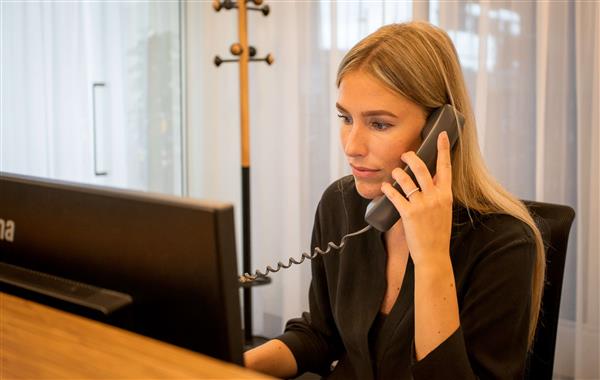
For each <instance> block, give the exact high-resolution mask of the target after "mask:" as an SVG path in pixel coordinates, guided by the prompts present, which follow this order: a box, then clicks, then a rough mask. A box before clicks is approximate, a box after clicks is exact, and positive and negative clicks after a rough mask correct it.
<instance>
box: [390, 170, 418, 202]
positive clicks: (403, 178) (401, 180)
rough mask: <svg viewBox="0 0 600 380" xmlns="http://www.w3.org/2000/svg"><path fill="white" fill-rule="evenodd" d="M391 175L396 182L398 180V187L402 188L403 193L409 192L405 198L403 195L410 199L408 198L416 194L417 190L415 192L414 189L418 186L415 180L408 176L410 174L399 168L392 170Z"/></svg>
mask: <svg viewBox="0 0 600 380" xmlns="http://www.w3.org/2000/svg"><path fill="white" fill-rule="evenodd" d="M392 177H393V178H394V179H395V180H396V182H398V185H400V187H401V188H402V191H403V192H404V195H406V194H411V195H410V196H409V197H408V198H406V196H405V197H404V199H408V200H409V201H410V199H409V198H412V197H415V196H416V195H417V192H415V191H414V190H415V189H418V188H419V186H417V184H416V183H415V181H413V179H412V178H410V176H409V175H408V174H407V173H406V172H405V171H404V170H402V169H400V168H396V169H394V170H393V171H392Z"/></svg>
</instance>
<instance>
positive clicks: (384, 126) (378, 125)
mask: <svg viewBox="0 0 600 380" xmlns="http://www.w3.org/2000/svg"><path fill="white" fill-rule="evenodd" d="M371 126H372V127H373V128H374V129H376V130H378V131H383V130H385V129H388V128H389V127H390V125H389V124H387V123H382V122H380V121H374V122H372V123H371Z"/></svg>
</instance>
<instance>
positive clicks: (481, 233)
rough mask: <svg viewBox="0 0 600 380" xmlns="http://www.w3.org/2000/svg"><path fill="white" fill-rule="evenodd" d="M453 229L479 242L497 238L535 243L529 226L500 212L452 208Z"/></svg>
mask: <svg viewBox="0 0 600 380" xmlns="http://www.w3.org/2000/svg"><path fill="white" fill-rule="evenodd" d="M453 230H454V231H453V234H455V235H461V234H465V235H467V236H468V238H469V239H470V240H475V241H476V242H479V243H480V244H485V243H486V242H490V241H499V240H500V241H506V242H521V243H530V244H533V245H535V243H536V238H535V235H534V232H533V230H532V229H531V227H530V226H529V225H528V224H527V223H525V222H524V221H522V220H520V219H519V218H517V217H516V216H514V215H511V214H508V213H502V212H491V213H481V212H478V211H476V210H473V209H467V208H465V207H464V206H457V207H455V208H454V227H453Z"/></svg>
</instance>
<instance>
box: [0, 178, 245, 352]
mask: <svg viewBox="0 0 600 380" xmlns="http://www.w3.org/2000/svg"><path fill="white" fill-rule="evenodd" d="M236 273H237V265H236V253H235V233H234V214H233V207H232V206H231V205H229V204H224V203H214V202H205V201H200V200H194V199H187V198H179V197H174V196H166V195H157V194H148V193H142V192H134V191H126V190H117V189H110V188H104V187H98V186H88V185H82V184H74V183H67V182H62V181H56V180H48V179H41V178H34V177H28V176H21V175H14V174H8V173H2V172H0V290H1V291H3V292H10V293H13V294H17V295H19V296H22V297H27V298H30V299H33V300H35V301H39V302H43V303H45V304H49V305H51V306H55V307H58V308H61V309H65V310H68V311H71V312H76V313H78V314H82V315H84V316H86V317H91V318H94V319H97V320H100V321H103V322H106V323H109V324H112V325H115V326H118V327H122V328H125V329H128V330H131V331H134V332H136V333H140V334H143V335H146V336H149V337H153V338H156V339H159V340H163V341H166V342H169V343H172V344H175V345H178V346H181V347H184V348H187V349H191V350H193V351H197V352H201V353H204V354H207V355H210V356H213V357H216V358H219V359H222V360H226V361H230V362H233V363H236V364H242V345H243V342H242V333H241V320H240V304H239V293H238V281H237V276H236Z"/></svg>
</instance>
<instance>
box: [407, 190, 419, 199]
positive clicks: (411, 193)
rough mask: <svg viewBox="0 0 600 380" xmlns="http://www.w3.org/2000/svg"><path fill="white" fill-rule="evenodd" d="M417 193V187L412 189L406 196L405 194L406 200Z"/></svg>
mask: <svg viewBox="0 0 600 380" xmlns="http://www.w3.org/2000/svg"><path fill="white" fill-rule="evenodd" d="M417 191H421V189H419V188H418V187H416V188H414V189H412V190H411V191H409V192H408V194H406V198H409V197H410V196H411V195H413V194H414V193H416V192H417Z"/></svg>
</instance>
